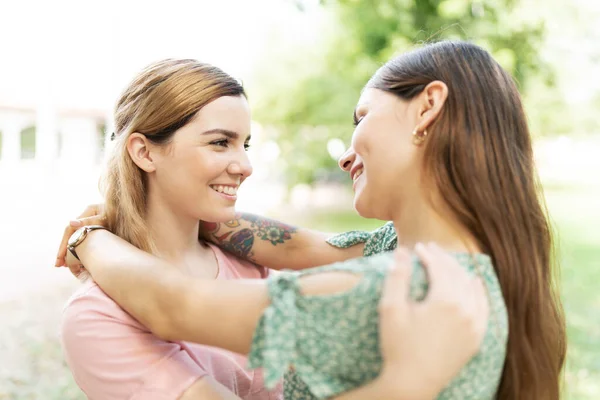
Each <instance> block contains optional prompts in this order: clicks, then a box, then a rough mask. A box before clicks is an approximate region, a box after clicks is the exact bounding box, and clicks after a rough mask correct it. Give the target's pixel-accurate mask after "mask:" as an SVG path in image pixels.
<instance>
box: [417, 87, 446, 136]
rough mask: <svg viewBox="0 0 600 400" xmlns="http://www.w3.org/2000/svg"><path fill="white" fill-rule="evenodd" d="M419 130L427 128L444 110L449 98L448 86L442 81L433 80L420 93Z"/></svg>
mask: <svg viewBox="0 0 600 400" xmlns="http://www.w3.org/2000/svg"><path fill="white" fill-rule="evenodd" d="M419 97H420V98H421V99H420V100H421V105H420V108H419V125H418V128H419V130H421V131H422V130H425V129H427V128H428V127H429V126H430V125H431V124H432V123H433V121H434V120H435V119H436V118H437V116H438V115H439V114H440V111H442V108H443V106H444V104H445V103H446V99H447V98H448V86H446V84H445V83H444V82H442V81H433V82H431V83H429V84H428V85H427V86H425V89H423V92H421V94H420V95H419Z"/></svg>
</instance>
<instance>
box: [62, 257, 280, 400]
mask: <svg viewBox="0 0 600 400" xmlns="http://www.w3.org/2000/svg"><path fill="white" fill-rule="evenodd" d="M211 247H212V249H213V251H214V253H215V255H216V258H217V262H218V264H219V274H218V276H217V279H243V278H246V279H248V278H250V279H252V278H256V279H261V278H265V277H266V276H267V275H268V270H267V269H266V268H264V267H260V266H256V265H254V264H252V263H249V262H246V261H243V260H240V259H238V258H236V257H235V256H232V255H230V254H227V253H223V252H222V251H221V250H220V249H219V248H217V247H215V246H211ZM62 345H63V350H64V353H65V358H66V361H67V363H68V364H69V367H70V369H71V371H72V373H73V377H74V378H75V381H76V382H77V384H78V385H79V387H80V388H81V389H82V390H83V391H84V392H85V394H86V395H87V397H88V398H89V399H91V400H117V399H118V400H121V399H123V400H124V399H128V400H142V399H143V400H176V399H178V398H179V397H180V396H181V395H183V393H184V392H185V391H186V390H187V389H188V388H189V387H190V386H191V385H192V384H193V383H194V382H196V380H198V379H200V378H202V377H203V376H206V375H210V376H212V377H213V378H214V379H215V380H216V381H218V382H220V383H221V384H222V385H224V386H225V387H227V388H228V389H229V390H231V391H232V392H233V393H235V394H236V395H238V396H239V397H241V398H242V399H247V400H271V399H273V400H279V399H283V394H282V387H281V385H279V386H278V387H277V388H276V389H275V390H273V391H267V389H265V387H264V383H263V375H262V370H247V369H246V357H244V356H242V355H239V354H236V353H232V352H229V351H226V350H221V349H218V348H215V347H209V346H202V345H199V344H195V343H189V342H167V341H164V340H161V339H159V338H157V337H156V336H154V335H153V334H152V333H151V332H150V331H149V330H148V329H147V328H146V327H144V326H143V325H141V324H140V323H139V322H138V321H136V320H135V319H133V317H131V315H129V314H127V313H126V312H125V311H124V310H123V309H122V308H121V307H119V306H118V305H117V304H116V303H115V302H114V301H113V300H112V299H110V297H108V296H107V295H106V294H105V293H104V292H103V291H102V290H101V289H100V288H99V287H98V286H97V285H96V284H95V283H94V282H93V281H91V280H90V281H88V282H86V283H85V284H84V285H83V286H82V287H81V288H80V289H78V290H77V292H76V293H75V294H74V295H73V296H72V297H71V298H70V299H69V301H68V302H67V305H66V306H65V309H64V312H63V321H62Z"/></svg>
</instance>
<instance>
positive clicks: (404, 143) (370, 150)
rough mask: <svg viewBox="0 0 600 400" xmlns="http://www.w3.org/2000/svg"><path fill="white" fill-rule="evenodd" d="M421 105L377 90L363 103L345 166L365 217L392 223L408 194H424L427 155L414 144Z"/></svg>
mask: <svg viewBox="0 0 600 400" xmlns="http://www.w3.org/2000/svg"><path fill="white" fill-rule="evenodd" d="M417 104H418V102H413V101H405V100H402V99H400V98H399V97H397V96H395V95H393V94H390V93H387V92H385V91H382V90H379V89H372V88H367V89H365V90H364V91H363V93H362V95H361V97H360V99H359V101H358V104H357V106H356V109H355V123H356V128H355V130H354V134H353V135H352V144H351V146H350V148H349V149H348V151H347V152H346V153H345V154H344V155H343V156H342V158H341V159H340V161H339V164H340V168H342V169H343V170H345V171H347V172H349V173H350V177H351V179H352V180H353V188H354V207H355V209H356V211H357V212H358V213H359V214H360V215H361V216H363V217H365V218H377V219H381V220H386V221H389V220H392V219H393V217H392V215H393V214H394V213H395V212H396V210H397V209H398V206H400V205H401V204H402V203H404V202H405V201H406V199H407V198H409V197H408V196H411V197H414V196H419V193H420V192H419V182H420V165H421V154H420V153H421V152H420V151H418V147H417V146H415V145H414V144H413V142H412V132H413V130H414V128H415V127H416V126H417V123H418V118H417V117H418V105H417Z"/></svg>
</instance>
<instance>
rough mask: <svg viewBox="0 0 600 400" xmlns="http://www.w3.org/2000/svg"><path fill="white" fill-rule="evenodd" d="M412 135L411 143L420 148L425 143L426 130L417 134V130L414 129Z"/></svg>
mask: <svg viewBox="0 0 600 400" xmlns="http://www.w3.org/2000/svg"><path fill="white" fill-rule="evenodd" d="M412 135H413V143H414V144H416V145H417V146H420V145H422V144H423V142H424V141H425V138H427V129H424V130H423V132H419V130H418V128H415V130H414V131H413V133H412Z"/></svg>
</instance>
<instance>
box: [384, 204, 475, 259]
mask: <svg viewBox="0 0 600 400" xmlns="http://www.w3.org/2000/svg"><path fill="white" fill-rule="evenodd" d="M440 204H441V203H440ZM404 205H405V207H402V209H398V210H396V211H397V212H396V214H395V215H393V216H392V217H393V218H392V221H393V222H394V227H395V229H396V234H397V235H398V246H404V247H406V248H409V249H412V248H414V246H415V245H416V244H417V243H428V242H435V243H436V244H437V245H438V246H440V247H442V248H443V249H445V250H447V251H453V252H478V251H479V246H478V245H477V241H476V240H475V238H474V237H473V236H472V235H471V234H470V233H469V231H468V230H467V229H466V228H465V227H464V226H462V225H461V224H460V223H459V222H458V221H457V220H456V219H455V218H452V217H451V215H452V214H451V213H450V212H449V210H445V208H446V207H436V208H437V210H434V208H433V207H432V206H431V205H430V204H429V203H428V202H426V201H424V199H422V198H413V199H412V200H411V201H409V203H408V204H406V203H404ZM440 210H444V211H445V212H444V211H440Z"/></svg>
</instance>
